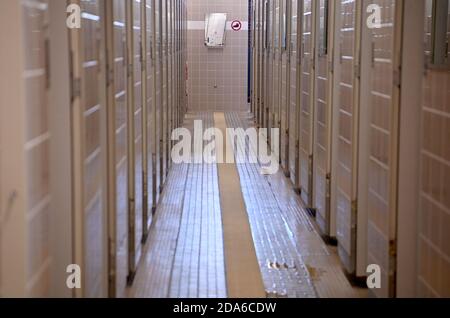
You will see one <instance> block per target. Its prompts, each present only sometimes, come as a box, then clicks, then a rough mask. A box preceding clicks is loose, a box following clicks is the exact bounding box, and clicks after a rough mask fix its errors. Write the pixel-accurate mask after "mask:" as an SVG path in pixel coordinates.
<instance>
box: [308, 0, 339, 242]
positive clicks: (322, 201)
mask: <svg viewBox="0 0 450 318" xmlns="http://www.w3.org/2000/svg"><path fill="white" fill-rule="evenodd" d="M316 8H317V11H316V16H317V20H316V29H317V32H316V36H315V42H316V47H317V50H316V54H317V55H316V72H315V86H316V89H315V90H314V92H315V94H314V105H315V108H316V115H315V117H314V167H313V170H314V172H313V178H314V179H313V186H314V204H313V206H314V207H315V209H316V212H317V214H316V221H317V224H318V225H319V228H320V230H321V232H322V234H323V235H326V236H329V235H330V194H331V137H332V136H331V125H332V121H331V120H332V118H331V116H332V108H331V102H330V101H331V98H332V90H333V79H332V73H331V70H330V65H332V64H331V59H332V58H333V56H332V52H333V48H332V45H333V42H332V41H330V38H331V37H332V36H331V35H332V32H333V31H334V26H333V25H332V22H333V19H332V17H333V14H334V13H333V12H332V9H333V8H334V4H333V3H332V1H329V0H319V1H317V3H316Z"/></svg>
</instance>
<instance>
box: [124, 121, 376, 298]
mask: <svg viewBox="0 0 450 318" xmlns="http://www.w3.org/2000/svg"><path fill="white" fill-rule="evenodd" d="M194 119H202V120H203V125H204V128H207V127H210V126H211V125H212V123H213V113H196V114H190V116H188V118H187V121H186V127H188V128H191V127H192V126H193V120H194ZM226 119H227V125H228V126H229V127H243V128H246V127H249V126H250V125H251V121H250V120H249V118H248V115H246V114H242V113H227V114H226ZM237 166H238V171H239V176H240V179H241V189H242V193H243V196H244V200H245V204H246V207H247V213H248V215H249V221H250V226H251V230H252V236H253V241H254V243H255V249H256V254H257V257H258V262H259V264H260V267H261V274H262V278H263V281H264V285H265V288H266V294H267V297H302V298H304V297H309V298H310V297H365V296H366V295H367V293H366V291H365V290H362V289H358V288H353V287H352V286H351V285H350V284H349V283H348V281H347V279H346V277H345V276H344V273H343V271H342V270H341V267H340V264H339V260H338V258H337V254H336V252H335V250H334V249H333V248H330V247H328V246H327V245H325V244H324V243H323V241H322V239H321V238H320V236H319V235H318V233H317V232H316V230H315V228H314V226H313V224H312V222H311V220H310V219H309V216H308V215H307V213H306V211H305V210H304V209H303V208H302V206H301V203H300V200H299V199H298V197H297V195H296V194H295V192H294V190H293V188H292V186H291V184H290V183H289V180H288V179H286V178H285V177H284V175H283V174H282V173H279V174H277V175H274V176H262V175H261V174H260V168H259V166H258V165H256V164H249V163H247V164H238V165H237ZM143 253H144V255H145V257H144V258H143V261H142V262H141V264H140V265H139V269H138V272H137V276H136V279H135V284H134V286H133V287H132V288H130V290H129V294H128V296H130V297H188V298H195V297H211V298H213V297H226V296H227V289H226V273H225V265H224V264H225V260H224V245H223V231H222V218H221V210H220V192H219V187H218V179H217V166H216V165H215V164H197V165H196V164H182V165H174V167H173V169H172V171H171V172H170V174H169V178H168V183H167V185H166V188H165V190H164V193H163V195H162V199H161V204H160V206H159V208H158V211H157V215H156V217H155V221H154V224H153V227H152V229H151V233H150V236H149V240H148V243H147V245H146V247H145V248H144V249H143Z"/></svg>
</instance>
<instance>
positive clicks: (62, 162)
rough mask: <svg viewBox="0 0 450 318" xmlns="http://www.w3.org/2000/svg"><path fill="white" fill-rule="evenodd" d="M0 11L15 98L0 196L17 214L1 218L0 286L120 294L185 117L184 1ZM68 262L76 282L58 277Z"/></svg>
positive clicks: (35, 5) (61, 293) (29, 0)
mask: <svg viewBox="0 0 450 318" xmlns="http://www.w3.org/2000/svg"><path fill="white" fill-rule="evenodd" d="M0 10H1V12H2V13H1V18H2V29H3V30H8V32H6V31H5V33H2V40H4V41H5V42H7V43H9V46H8V50H4V53H5V55H2V69H3V66H5V68H4V69H5V73H3V74H2V80H3V79H5V80H6V78H7V79H8V87H10V89H9V90H6V91H4V92H3V90H2V93H3V96H4V98H5V105H15V106H16V107H8V108H3V102H2V107H1V111H2V114H3V115H5V116H3V115H2V124H1V126H2V130H1V132H2V133H1V135H2V136H3V137H4V138H2V139H1V140H2V143H1V144H2V149H9V151H7V152H6V151H3V152H2V153H1V154H2V156H1V163H2V165H1V167H2V169H1V175H2V179H1V181H2V182H1V183H2V184H1V187H2V196H1V200H0V202H7V196H6V195H7V194H8V193H16V194H17V198H18V199H17V201H16V203H15V204H14V205H12V206H11V208H10V209H11V212H10V213H11V215H14V217H13V218H9V219H6V218H3V217H1V218H0V226H1V228H2V231H1V232H2V236H1V239H0V243H1V247H0V252H1V255H2V257H1V258H0V259H1V263H0V273H1V275H0V290H1V292H0V294H1V295H4V296H31V297H33V296H34V297H45V296H58V297H66V296H68V297H70V296H78V297H107V296H108V295H109V296H112V297H114V296H118V297H122V296H125V290H126V285H127V283H128V284H131V283H132V282H133V277H134V275H135V273H136V270H137V267H138V264H139V263H140V258H141V254H142V252H141V251H142V246H143V243H145V241H146V238H147V235H148V232H149V227H150V225H151V223H152V216H153V214H154V213H155V210H156V207H157V205H158V201H159V196H160V193H161V191H162V188H163V186H164V184H165V181H166V177H167V174H168V171H169V169H170V166H171V160H170V151H171V148H172V145H173V143H172V142H171V134H172V131H173V129H174V128H175V127H178V126H179V125H181V124H182V120H183V118H184V113H185V106H184V105H186V100H185V99H186V87H185V64H186V35H185V32H186V25H187V24H186V3H185V1H181V0H180V1H179V0H164V1H163V0H83V1H81V0H70V1H61V0H26V1H15V0H14V1H9V0H8V1H5V2H2V3H1V4H0ZM78 18H80V19H79V20H80V22H81V23H78V22H79V21H78ZM3 23H4V25H3ZM78 26H79V28H78ZM8 54H9V55H8ZM3 57H4V60H3ZM3 62H5V64H3ZM4 87H6V83H5V86H4ZM22 96H23V98H22ZM6 118H8V121H6ZM24 132H25V135H23V133H24ZM17 145H19V146H17ZM23 149H25V151H23ZM15 150H17V151H15ZM10 171H14V174H10ZM14 197H16V196H14ZM2 207H3V205H2ZM1 212H2V213H1V214H2V216H3V213H4V211H3V209H2V211H1ZM2 221H3V222H2ZM2 223H3V224H2ZM11 242H18V244H11ZM22 243H23V244H22ZM3 256H4V257H3ZM69 264H76V265H79V266H80V269H81V274H82V284H81V288H80V289H74V290H71V289H68V288H67V287H68V286H66V280H67V277H68V275H69V274H70V273H71V271H72V270H74V269H73V267H72V268H71V267H67V266H68V265H69ZM66 268H67V269H68V270H69V272H68V273H66Z"/></svg>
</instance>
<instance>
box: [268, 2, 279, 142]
mask: <svg viewBox="0 0 450 318" xmlns="http://www.w3.org/2000/svg"><path fill="white" fill-rule="evenodd" d="M280 5H281V0H274V1H273V24H272V27H273V60H272V77H273V81H272V103H271V104H272V105H271V110H270V118H269V127H270V128H279V125H278V123H279V112H280V90H281V84H280V80H281V74H280V73H281V34H280V21H281V19H280V15H281V6H280ZM270 136H271V137H272V133H270Z"/></svg>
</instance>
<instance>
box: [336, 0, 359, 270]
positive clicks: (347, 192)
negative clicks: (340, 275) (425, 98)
mask: <svg viewBox="0 0 450 318" xmlns="http://www.w3.org/2000/svg"><path fill="white" fill-rule="evenodd" d="M339 19H340V70H341V76H340V79H339V88H338V89H339V94H340V98H339V103H338V105H337V106H336V107H338V109H339V119H338V120H339V130H338V144H337V147H338V151H337V152H338V155H337V158H336V161H337V178H336V222H337V239H338V250H339V255H340V257H341V260H342V261H343V264H344V267H345V269H346V271H347V272H348V273H350V274H354V273H355V270H356V268H355V266H356V223H357V215H356V213H357V177H358V176H357V165H358V161H357V158H358V157H357V155H358V140H357V136H358V104H359V102H358V96H359V92H358V90H359V86H358V85H359V83H358V71H355V70H359V67H360V66H359V46H360V38H359V34H360V31H359V24H360V23H359V19H360V2H359V1H358V0H350V1H347V0H342V1H340V14H339Z"/></svg>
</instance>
